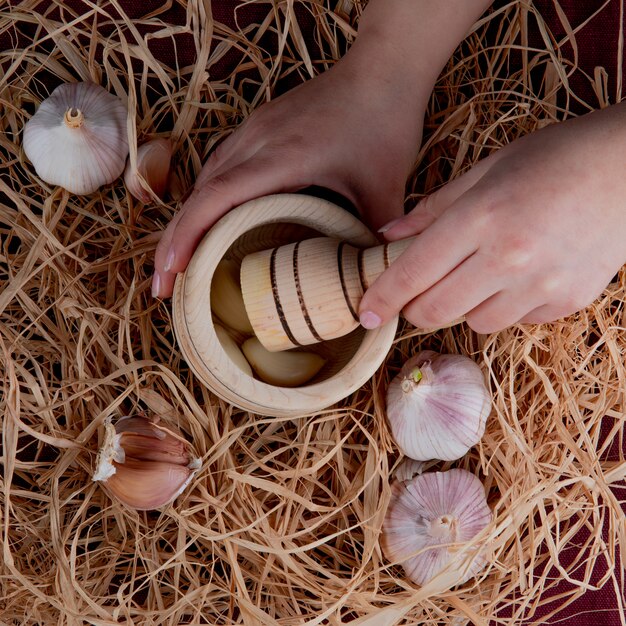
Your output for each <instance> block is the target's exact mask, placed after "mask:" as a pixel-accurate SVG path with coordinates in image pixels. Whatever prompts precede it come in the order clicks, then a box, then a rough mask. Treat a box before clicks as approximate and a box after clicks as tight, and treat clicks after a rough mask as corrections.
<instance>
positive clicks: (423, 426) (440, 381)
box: [387, 350, 491, 461]
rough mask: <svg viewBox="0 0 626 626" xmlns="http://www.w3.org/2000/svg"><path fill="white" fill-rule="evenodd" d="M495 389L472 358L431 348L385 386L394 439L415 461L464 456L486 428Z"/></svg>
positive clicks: (413, 358)
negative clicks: (439, 351) (492, 393)
mask: <svg viewBox="0 0 626 626" xmlns="http://www.w3.org/2000/svg"><path fill="white" fill-rule="evenodd" d="M490 411H491V394H490V393H489V390H488V389H487V387H486V385H485V381H484V377H483V373H482V371H481V369H480V367H478V365H477V364H476V363H474V361H472V359H470V358H469V357H466V356H462V355H459V354H437V353H436V352H432V351H430V350H426V351H424V352H421V353H419V354H418V355H416V356H414V357H412V358H411V359H409V360H408V361H407V362H406V363H405V364H404V366H403V367H402V369H401V371H400V373H399V374H398V376H396V377H395V378H394V379H393V380H392V381H391V383H390V384H389V388H388V390H387V417H388V420H389V425H390V427H391V432H392V435H393V438H394V440H395V442H396V444H397V445H398V447H399V448H400V450H401V451H402V453H403V454H405V455H406V456H408V457H410V458H412V459H415V460H417V461H428V460H431V459H440V460H443V461H453V460H455V459H459V458H461V457H462V456H463V455H464V454H466V453H467V451H468V450H469V449H470V448H471V447H472V446H474V445H476V444H477V443H478V442H479V441H480V439H481V437H482V436H483V434H484V432H485V423H486V420H487V416H488V415H489V413H490Z"/></svg>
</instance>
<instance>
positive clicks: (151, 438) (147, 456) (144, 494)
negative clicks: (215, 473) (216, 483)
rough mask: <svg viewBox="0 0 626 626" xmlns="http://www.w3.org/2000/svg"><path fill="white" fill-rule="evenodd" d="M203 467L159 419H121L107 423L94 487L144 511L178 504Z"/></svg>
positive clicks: (186, 444)
mask: <svg viewBox="0 0 626 626" xmlns="http://www.w3.org/2000/svg"><path fill="white" fill-rule="evenodd" d="M199 467H200V459H198V458H197V457H196V455H195V453H194V451H193V449H192V447H191V445H190V444H189V442H187V441H186V440H185V439H183V438H182V437H181V436H180V435H177V434H176V433H174V432H173V431H171V430H170V429H168V428H166V427H165V426H161V425H160V424H158V418H155V419H148V418H146V417H142V416H130V417H122V418H120V419H119V420H118V421H117V422H116V424H115V426H114V425H113V424H112V423H111V421H110V420H107V422H105V436H104V442H103V444H102V447H101V448H100V452H99V454H98V460H97V463H96V471H95V472H94V475H93V480H94V481H101V482H103V483H104V484H105V485H106V488H107V489H108V490H109V492H110V493H111V494H112V495H113V496H115V497H116V498H117V499H118V500H120V501H121V502H123V503H124V504H126V505H128V506H130V507H131V508H134V509H137V510H140V511H144V510H151V509H157V508H160V507H162V506H165V505H166V504H169V503H170V502H172V501H173V500H174V499H175V498H176V497H177V496H178V495H180V494H181V493H182V492H183V490H184V489H185V487H187V485H188V484H189V483H190V482H191V479H192V478H193V477H194V475H195V474H196V472H197V471H198V469H199Z"/></svg>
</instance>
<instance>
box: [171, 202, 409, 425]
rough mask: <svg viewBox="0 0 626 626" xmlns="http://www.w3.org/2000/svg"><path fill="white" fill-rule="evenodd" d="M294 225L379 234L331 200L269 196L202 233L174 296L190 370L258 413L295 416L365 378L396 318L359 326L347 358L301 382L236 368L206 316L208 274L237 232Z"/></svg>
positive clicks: (360, 239) (354, 235) (364, 237)
mask: <svg viewBox="0 0 626 626" xmlns="http://www.w3.org/2000/svg"><path fill="white" fill-rule="evenodd" d="M279 223H281V224H282V223H290V224H297V225H300V226H305V227H308V228H311V229H313V230H315V231H317V232H319V233H321V234H322V235H327V236H332V237H337V238H340V239H343V240H345V241H348V242H349V243H351V244H353V245H356V246H361V247H370V246H375V245H377V243H379V242H378V240H377V239H376V237H375V236H374V235H373V234H372V233H371V231H370V230H369V229H368V228H367V227H366V226H365V225H364V224H363V223H362V222H361V221H359V220H358V219H357V218H356V217H354V216H353V215H351V214H350V213H348V212H347V211H345V210H344V209H342V208H340V207H338V206H337V205H335V204H333V203H331V202H329V201H327V200H324V199H321V198H317V197H313V196H307V195H303V194H275V195H270V196H264V197H261V198H257V199H255V200H250V201H249V202H246V203H244V204H242V205H240V206H239V207H237V208H235V209H233V210H231V211H229V212H228V213H227V214H226V215H225V216H224V217H222V218H221V219H220V220H219V221H218V222H217V223H216V224H215V225H214V226H213V227H212V228H211V230H210V231H209V232H208V233H207V234H206V235H205V236H204V238H203V239H202V241H201V243H200V245H199V246H198V248H197V250H196V252H195V253H194V255H193V257H192V259H191V261H190V263H189V266H188V267H187V270H186V271H185V272H184V273H181V274H179V275H178V277H177V279H176V283H175V286H174V297H173V302H172V307H173V320H174V331H175V334H176V338H177V341H178V345H179V347H180V350H181V352H182V354H183V356H184V358H185V360H186V361H187V363H188V365H189V367H190V368H191V369H192V371H193V372H194V374H195V375H196V376H197V377H198V378H199V379H200V380H201V381H202V382H203V383H204V384H205V385H206V386H207V387H208V388H209V389H210V390H212V391H213V392H214V393H216V394H217V395H218V396H220V397H221V398H222V399H223V400H226V401H227V402H230V403H231V404H233V405H235V406H236V407H239V408H241V409H244V410H247V411H251V412H253V413H257V414H260V415H268V416H277V417H295V416H300V415H307V414H311V413H317V412H319V411H321V410H323V409H326V408H328V407H329V406H332V405H333V404H335V403H337V402H339V401H341V400H343V399H344V398H346V397H347V396H349V395H350V394H351V393H353V392H354V391H356V390H357V389H359V388H360V387H361V386H362V385H363V384H365V383H366V382H367V381H368V380H369V379H370V378H371V377H372V376H373V374H374V373H375V372H376V370H377V369H378V367H380V365H381V364H382V362H383V361H384V359H385V357H386V355H387V353H388V351H389V349H390V348H391V344H392V343H393V340H394V337H395V333H396V329H397V323H398V318H397V317H396V318H394V319H393V320H391V321H390V322H389V323H387V324H385V325H384V326H382V327H380V328H377V329H375V330H368V331H365V332H364V335H363V340H362V341H361V344H360V345H359V347H358V348H357V349H356V352H355V353H354V355H353V356H352V357H351V358H350V360H349V361H348V362H347V364H346V365H345V366H344V367H343V368H341V370H339V371H338V372H337V373H336V374H334V375H332V376H331V377H330V378H328V379H326V380H322V381H320V382H314V383H312V384H309V385H305V386H302V387H289V388H288V387H277V386H275V385H269V384H267V383H264V382H262V381H260V380H257V379H255V378H252V377H250V376H248V375H247V374H245V373H244V372H242V371H241V370H240V369H239V368H238V367H237V366H236V365H235V364H234V363H233V362H232V361H231V360H230V358H229V357H228V355H227V354H226V352H225V351H224V349H223V348H222V345H221V343H220V342H219V340H218V338H217V335H216V334H215V328H214V325H213V321H212V319H211V303H210V280H211V278H212V276H213V272H214V270H215V267H216V266H217V263H218V262H219V261H220V260H221V259H222V258H223V256H224V255H225V254H226V252H227V251H228V250H229V248H230V246H231V245H232V244H233V242H235V241H236V240H237V239H238V238H239V237H241V236H242V235H244V234H245V233H247V232H249V231H251V230H252V229H254V228H257V227H260V226H264V225H269V224H279Z"/></svg>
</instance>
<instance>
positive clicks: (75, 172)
mask: <svg viewBox="0 0 626 626" xmlns="http://www.w3.org/2000/svg"><path fill="white" fill-rule="evenodd" d="M126 117H127V111H126V107H125V106H124V105H123V104H122V102H121V101H120V100H119V98H117V97H116V96H114V95H112V94H110V93H109V92H108V91H107V90H106V89H103V88H102V87H100V86H99V85H96V84H94V83H67V84H64V85H60V86H59V87H57V88H56V89H55V90H54V91H53V92H52V94H51V95H50V97H48V98H46V100H44V101H43V102H42V103H41V105H40V106H39V108H38V109H37V111H36V113H35V114H34V115H33V117H31V119H30V120H29V121H28V122H27V123H26V125H25V126H24V140H23V141H24V152H25V153H26V156H27V157H28V158H29V159H30V161H31V163H32V164H33V165H34V166H35V170H36V172H37V174H38V175H39V176H41V178H43V180H45V181H46V182H47V183H50V184H52V185H60V186H61V187H63V188H65V189H67V190H68V191H71V192H72V193H75V194H88V193H92V192H93V191H96V189H98V188H99V187H101V186H102V185H106V184H108V183H110V182H112V181H114V180H115V179H116V178H117V177H118V176H120V175H121V173H122V172H123V171H124V164H125V163H126V156H127V155H128V139H127V135H126Z"/></svg>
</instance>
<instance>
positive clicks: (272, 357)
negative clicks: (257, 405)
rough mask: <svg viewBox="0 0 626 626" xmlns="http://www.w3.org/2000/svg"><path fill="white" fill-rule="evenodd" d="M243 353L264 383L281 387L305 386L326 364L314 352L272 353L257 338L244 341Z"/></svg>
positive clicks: (287, 351)
mask: <svg viewBox="0 0 626 626" xmlns="http://www.w3.org/2000/svg"><path fill="white" fill-rule="evenodd" d="M241 351H242V352H243V353H244V355H245V357H246V359H247V360H248V362H249V363H250V365H252V369H253V370H254V371H255V373H256V374H257V375H258V376H259V378H260V379H261V380H262V381H263V382H266V383H269V384H270V385H277V386H279V387H298V386H299V385H303V384H304V383H306V382H307V381H309V380H311V378H313V377H314V376H315V374H317V373H318V372H319V371H320V370H321V369H322V367H323V366H324V364H325V363H326V361H325V360H324V359H323V358H322V357H321V356H320V355H319V354H315V353H314V352H293V351H291V350H285V351H282V352H270V351H269V350H268V349H267V348H266V347H265V346H264V345H263V344H262V343H261V342H260V341H259V340H258V339H257V338H256V337H251V338H250V339H247V340H246V341H244V343H243V344H242V346H241Z"/></svg>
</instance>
